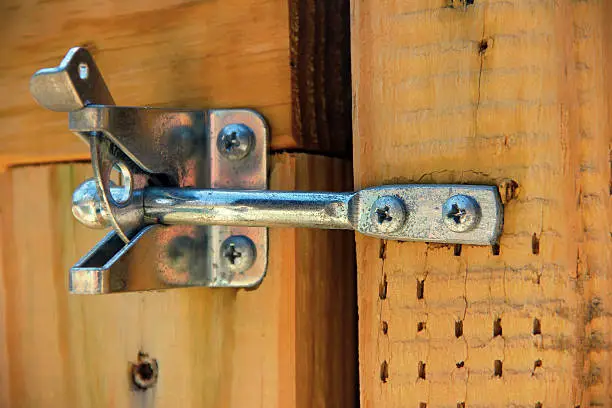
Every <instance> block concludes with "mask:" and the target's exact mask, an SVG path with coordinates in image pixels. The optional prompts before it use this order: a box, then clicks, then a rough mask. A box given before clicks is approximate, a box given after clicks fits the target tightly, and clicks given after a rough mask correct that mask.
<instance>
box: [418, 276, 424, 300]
mask: <svg viewBox="0 0 612 408" xmlns="http://www.w3.org/2000/svg"><path fill="white" fill-rule="evenodd" d="M416 292H417V299H423V298H424V297H425V281H424V280H419V281H417V287H416Z"/></svg>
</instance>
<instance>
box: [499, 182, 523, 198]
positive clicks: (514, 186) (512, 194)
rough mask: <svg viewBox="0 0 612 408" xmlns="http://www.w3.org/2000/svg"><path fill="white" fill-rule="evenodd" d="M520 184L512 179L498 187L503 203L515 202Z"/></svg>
mask: <svg viewBox="0 0 612 408" xmlns="http://www.w3.org/2000/svg"><path fill="white" fill-rule="evenodd" d="M518 187H519V185H518V183H517V182H516V181H514V180H511V179H505V180H503V181H502V182H501V183H499V185H498V189H499V195H500V196H501V198H502V203H503V204H506V203H508V202H509V201H510V200H514V199H515V198H516V197H517V195H518Z"/></svg>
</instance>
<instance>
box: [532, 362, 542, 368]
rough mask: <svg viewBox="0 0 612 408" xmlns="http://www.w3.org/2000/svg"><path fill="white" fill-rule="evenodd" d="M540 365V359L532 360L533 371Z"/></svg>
mask: <svg viewBox="0 0 612 408" xmlns="http://www.w3.org/2000/svg"><path fill="white" fill-rule="evenodd" d="M539 367H542V360H536V361H534V362H533V371H535V369H536V368H539Z"/></svg>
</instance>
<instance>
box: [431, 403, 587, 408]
mask: <svg viewBox="0 0 612 408" xmlns="http://www.w3.org/2000/svg"><path fill="white" fill-rule="evenodd" d="M465 407H466V405H465V402H458V403H457V408H465ZM419 408H427V403H426V402H420V403H419ZM534 408H542V403H541V402H536V403H535V405H534ZM576 408H580V405H578V406H576Z"/></svg>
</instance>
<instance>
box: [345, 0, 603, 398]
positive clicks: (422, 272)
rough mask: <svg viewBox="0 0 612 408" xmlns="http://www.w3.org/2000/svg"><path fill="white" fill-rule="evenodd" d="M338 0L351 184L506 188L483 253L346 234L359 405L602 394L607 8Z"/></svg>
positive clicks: (521, 0) (593, 4)
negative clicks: (347, 72)
mask: <svg viewBox="0 0 612 408" xmlns="http://www.w3.org/2000/svg"><path fill="white" fill-rule="evenodd" d="M351 7H352V10H351V13H352V26H351V35H352V59H353V62H352V64H353V72H352V78H353V90H354V118H355V123H354V126H355V139H354V141H355V143H354V160H355V164H354V165H355V180H356V187H366V186H371V185H375V184H380V183H386V182H419V183H476V184H491V185H496V184H502V185H503V187H502V189H501V190H502V195H503V196H504V199H506V198H508V200H507V204H506V206H505V226H504V234H503V236H502V238H501V242H500V246H499V248H491V247H469V246H463V247H462V248H459V247H453V246H443V245H431V244H425V243H398V242H385V241H380V240H376V239H373V238H366V237H361V236H360V237H358V238H357V259H358V290H359V295H358V297H359V299H358V302H359V363H360V389H361V404H362V407H363V408H370V407H386V408H392V407H412V408H425V407H427V408H430V407H452V408H454V407H457V408H460V407H536V408H541V407H571V408H575V407H583V408H584V407H588V406H611V405H612V391H611V390H612V388H611V379H612V376H611V372H610V371H611V367H612V365H611V361H610V341H611V340H612V339H611V335H610V323H611V320H610V315H611V312H612V304H611V301H612V297H611V296H612V295H611V293H612V291H611V289H612V281H611V279H610V268H611V260H612V259H611V258H612V257H611V255H612V245H611V234H610V226H611V224H612V223H611V221H612V220H611V216H612V212H611V210H612V203H611V198H610V191H611V190H610V185H611V184H610V171H611V170H610V168H611V166H610V155H609V152H610V145H611V144H610V143H611V137H610V136H611V133H610V119H609V118H610V113H611V112H610V109H609V106H610V102H611V96H612V88H611V87H610V79H609V78H611V75H610V74H611V72H610V68H611V67H612V60H611V59H610V58H611V55H612V54H611V53H610V51H611V49H610V47H611V44H612V33H611V32H610V23H609V20H610V17H612V9H611V7H612V5H610V2H607V1H586V0H585V1H570V0H561V1H532V0H504V1H494V0H475V1H466V0H453V1H450V0H448V1H447V0H435V1H434V0H415V1H395V0H391V1H378V0H363V1H357V0H355V1H353V2H352V4H351ZM507 179H512V180H515V181H516V182H517V183H518V188H513V187H512V183H511V182H508V181H507Z"/></svg>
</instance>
